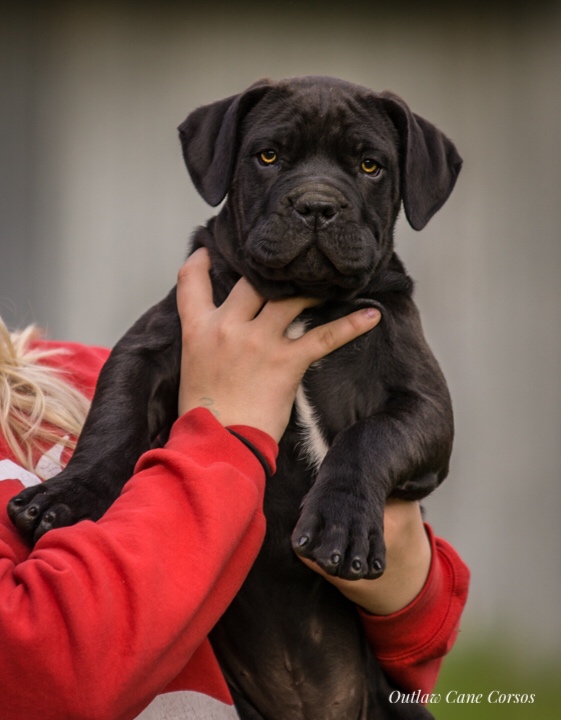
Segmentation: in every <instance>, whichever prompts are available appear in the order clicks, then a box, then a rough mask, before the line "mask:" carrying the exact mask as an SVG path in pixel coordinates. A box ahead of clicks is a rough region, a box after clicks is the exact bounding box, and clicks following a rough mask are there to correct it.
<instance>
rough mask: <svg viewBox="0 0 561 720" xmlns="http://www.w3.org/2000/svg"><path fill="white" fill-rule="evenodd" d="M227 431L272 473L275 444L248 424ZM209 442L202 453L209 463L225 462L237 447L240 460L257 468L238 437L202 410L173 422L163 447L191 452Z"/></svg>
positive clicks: (188, 413)
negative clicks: (245, 460)
mask: <svg viewBox="0 0 561 720" xmlns="http://www.w3.org/2000/svg"><path fill="white" fill-rule="evenodd" d="M231 429H232V430H234V431H235V432H236V433H237V434H238V435H242V436H243V437H244V438H245V439H246V440H247V441H248V442H249V443H250V444H251V445H253V446H254V447H255V448H256V449H257V451H258V452H259V453H260V454H261V455H262V456H263V459H264V460H265V461H266V463H267V465H268V467H269V469H270V471H271V474H274V473H275V471H276V460H277V455H278V450H279V449H278V444H277V443H276V441H275V440H274V439H273V438H272V437H271V436H270V435H269V434H268V433H266V432H264V431H263V430H259V429H258V428H254V427H250V426H248V425H232V426H231ZM209 440H211V447H208V448H207V452H206V453H204V454H205V456H206V457H208V459H209V460H211V459H212V460H213V461H216V460H222V461H224V460H227V459H228V457H229V456H230V454H231V448H232V447H235V448H236V449H239V448H240V446H241V447H242V448H243V450H242V452H243V453H244V457H246V456H247V457H248V458H251V459H252V461H254V462H256V463H258V464H259V465H261V463H260V461H259V460H258V459H257V458H256V456H255V454H254V453H253V452H252V451H251V450H250V449H249V448H248V447H247V446H244V445H243V444H242V443H241V442H240V440H239V439H238V438H236V437H235V436H234V435H233V434H232V433H230V432H228V429H227V428H225V427H224V426H223V425H222V424H221V423H220V422H219V421H218V420H217V419H216V418H215V417H214V415H213V414H212V413H211V412H210V410H208V409H207V408H202V407H198V408H194V409H193V410H189V412H186V413H185V414H184V415H182V416H181V417H179V418H178V419H177V420H176V421H175V423H174V424H173V426H172V429H171V432H170V435H169V438H168V441H167V442H166V445H165V447H166V448H168V449H171V450H180V451H185V450H187V451H188V452H191V451H192V449H193V448H194V445H195V446H199V445H205V444H208V441H209ZM187 443H188V444H187ZM225 454H226V457H225Z"/></svg>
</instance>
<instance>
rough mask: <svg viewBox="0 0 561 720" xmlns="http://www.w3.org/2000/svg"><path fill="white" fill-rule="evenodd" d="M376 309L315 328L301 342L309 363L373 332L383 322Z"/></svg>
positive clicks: (357, 312) (360, 312)
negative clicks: (370, 331)
mask: <svg viewBox="0 0 561 720" xmlns="http://www.w3.org/2000/svg"><path fill="white" fill-rule="evenodd" d="M381 317H382V315H381V313H380V311H379V310H377V309H376V308H372V307H369V308H364V309H362V310H357V311H356V312H354V313H351V314H350V315H345V317H342V318H339V319H338V320H333V321H332V322H329V323H326V324H325V325H320V326H319V327H316V328H313V330H310V331H309V332H307V333H306V334H305V335H303V336H302V337H301V338H300V339H299V340H295V342H297V343H299V344H300V345H301V347H302V351H303V352H304V353H305V355H306V358H307V360H308V362H309V363H312V362H315V361H316V360H319V359H320V358H322V357H325V355H329V353H331V352H333V351H334V350H337V348H339V347H341V346H342V345H345V344H346V343H348V342H350V341H351V340H354V339H355V338H357V337H359V336H360V335H363V334H364V333H365V332H368V331H369V330H372V328H373V327H375V326H376V325H377V324H378V323H379V322H380V320H381Z"/></svg>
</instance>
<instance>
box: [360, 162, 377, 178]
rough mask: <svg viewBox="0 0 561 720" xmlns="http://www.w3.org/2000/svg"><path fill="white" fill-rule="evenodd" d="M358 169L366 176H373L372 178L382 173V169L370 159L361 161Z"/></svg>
mask: <svg viewBox="0 0 561 720" xmlns="http://www.w3.org/2000/svg"><path fill="white" fill-rule="evenodd" d="M360 169H361V170H362V171H363V172H365V173H366V174H367V175H374V177H377V176H378V175H379V174H380V173H381V172H382V168H381V167H380V166H379V165H378V163H377V162H376V161H375V160H372V159H371V158H366V159H365V160H363V161H362V162H361V164H360Z"/></svg>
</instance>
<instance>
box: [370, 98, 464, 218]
mask: <svg viewBox="0 0 561 720" xmlns="http://www.w3.org/2000/svg"><path fill="white" fill-rule="evenodd" d="M380 97H381V99H382V100H383V102H384V105H385V108H386V111H387V113H388V115H389V116H390V118H391V120H392V121H393V123H394V125H395V126H396V128H397V131H398V133H399V136H400V140H401V196H402V199H403V207H404V209H405V214H406V216H407V219H408V220H409V224H410V225H411V227H412V228H414V229H415V230H422V229H423V228H424V227H425V225H426V224H427V223H428V221H429V220H430V219H431V217H432V216H433V215H434V214H435V213H436V212H437V211H438V210H440V208H441V207H442V206H443V205H444V203H445V202H446V200H447V199H448V197H449V195H450V193H451V192H452V190H453V189H454V185H455V184H456V180H457V178H458V175H459V173H460V169H461V167H462V158H461V157H460V156H459V154H458V151H457V150H456V148H455V146H454V144H453V143H452V142H451V141H450V140H448V138H447V137H446V136H445V135H444V134H443V133H441V132H440V130H438V129H437V128H435V127H434V125H431V123H429V122H427V121H426V120H423V118H421V117H419V116H418V115H415V114H414V113H412V112H411V110H410V109H409V108H408V107H407V105H406V104H405V103H404V102H403V100H401V98H399V97H398V96H397V95H393V94H392V93H389V92H385V93H381V95H380Z"/></svg>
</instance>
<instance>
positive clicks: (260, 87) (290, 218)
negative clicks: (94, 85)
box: [179, 77, 461, 297]
mask: <svg viewBox="0 0 561 720" xmlns="http://www.w3.org/2000/svg"><path fill="white" fill-rule="evenodd" d="M179 131H180V138H181V142H182V146H183V155H184V158H185V162H186V164H187V168H188V170H189V173H190V175H191V178H192V180H193V182H194V184H195V187H196V188H197V190H198V191H199V192H200V194H201V195H202V196H203V198H204V199H205V200H206V201H207V202H209V203H210V204H211V205H217V204H219V203H220V202H221V201H222V200H223V199H224V197H226V195H228V200H227V203H226V205H225V207H224V208H223V210H222V212H221V213H220V215H219V219H220V222H218V225H217V241H218V242H219V243H221V245H220V246H219V250H220V251H221V252H222V253H223V254H224V255H225V257H226V258H227V259H228V261H229V262H230V263H231V264H232V265H233V267H234V269H235V270H237V271H238V272H239V273H240V274H243V275H245V276H246V277H247V278H248V279H249V280H250V281H251V282H252V283H253V285H254V286H255V287H256V288H257V289H258V290H259V291H260V292H261V293H262V294H263V295H265V296H266V297H279V296H283V295H291V294H306V295H315V296H318V297H351V296H353V295H355V294H357V293H359V292H360V291H361V290H362V289H363V288H364V287H365V286H366V285H367V284H368V282H369V280H370V279H371V278H372V277H373V276H374V275H375V274H376V273H377V272H379V271H380V270H381V269H382V268H383V267H384V265H385V264H386V263H387V261H388V260H389V258H390V256H391V253H392V250H393V227H394V224H395V221H396V218H397V215H398V212H399V208H400V205H401V203H403V206H404V209H405V213H406V216H407V218H408V220H409V222H410V224H411V225H412V227H414V228H415V229H416V230H420V229H422V228H423V227H424V226H425V225H426V223H427V222H428V221H429V219H430V218H431V217H432V215H433V214H434V213H435V212H436V211H437V210H438V209H439V208H440V207H441V206H442V205H443V204H444V202H445V201H446V199H447V198H448V196H449V194H450V193H451V191H452V189H453V187H454V184H455V182H456V178H457V176H458V173H459V171H460V167H461V159H460V157H459V155H458V153H457V151H456V149H455V147H454V145H453V144H452V143H451V142H450V141H449V140H448V139H447V138H446V137H445V136H444V135H443V134H442V133H441V132H440V131H439V130H437V129H436V128H435V127H434V126H433V125H431V124H430V123H428V122H427V121H425V120H423V119H422V118H420V117H418V116H416V115H414V114H413V113H412V112H411V111H410V110H409V108H408V107H407V105H405V103H404V102H403V101H402V100H401V99H400V98H398V97H397V96H395V95H392V94H390V93H381V94H379V93H374V92H372V91H370V90H368V89H366V88H362V87H359V86H356V85H352V84H350V83H346V82H343V81H341V80H334V79H332V78H320V77H307V78H297V79H292V80H285V81H281V82H279V83H272V82H270V81H261V82H258V83H256V84H255V85H253V86H251V87H250V88H249V89H248V90H246V91H245V92H243V93H241V94H239V95H235V96H232V97H230V98H226V99H225V100H221V101H219V102H216V103H213V104H211V105H207V106H205V107H202V108H199V109H198V110H195V112H193V113H191V115H189V116H188V118H187V119H186V120H185V122H184V123H183V124H182V125H181V126H180V128H179Z"/></svg>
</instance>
